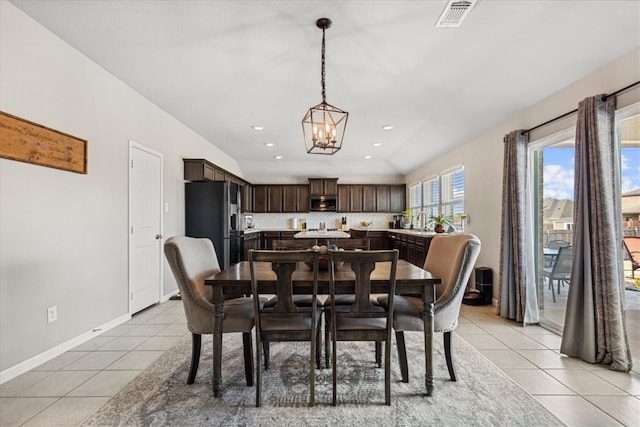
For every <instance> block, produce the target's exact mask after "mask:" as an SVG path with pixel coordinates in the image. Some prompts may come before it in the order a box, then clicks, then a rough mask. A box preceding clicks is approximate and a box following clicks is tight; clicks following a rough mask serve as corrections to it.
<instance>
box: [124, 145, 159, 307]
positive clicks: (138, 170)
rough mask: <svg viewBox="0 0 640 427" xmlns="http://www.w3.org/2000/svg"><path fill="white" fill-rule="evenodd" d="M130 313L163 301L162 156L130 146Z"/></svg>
mask: <svg viewBox="0 0 640 427" xmlns="http://www.w3.org/2000/svg"><path fill="white" fill-rule="evenodd" d="M129 157H130V162H129V312H130V313H131V314H133V313H136V312H138V311H140V310H142V309H144V308H146V307H149V306H150V305H153V304H155V303H157V302H159V301H160V297H161V285H162V263H161V260H162V154H160V153H157V152H155V151H153V150H150V149H148V148H146V147H144V146H142V145H139V144H136V143H135V142H133V141H130V144H129Z"/></svg>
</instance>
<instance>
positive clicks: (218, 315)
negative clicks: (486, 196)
mask: <svg viewBox="0 0 640 427" xmlns="http://www.w3.org/2000/svg"><path fill="white" fill-rule="evenodd" d="M222 304H223V297H222V288H221V287H220V286H214V287H213V378H212V379H211V384H212V386H213V397H220V389H221V387H222V322H223V321H224V313H223V311H222Z"/></svg>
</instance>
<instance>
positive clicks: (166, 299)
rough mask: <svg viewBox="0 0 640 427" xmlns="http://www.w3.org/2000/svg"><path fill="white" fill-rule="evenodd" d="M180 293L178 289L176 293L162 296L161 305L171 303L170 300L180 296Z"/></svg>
mask: <svg viewBox="0 0 640 427" xmlns="http://www.w3.org/2000/svg"><path fill="white" fill-rule="evenodd" d="M179 293H180V290H179V289H176V290H175V291H173V292H169V293H168V294H166V295H163V296H162V299H161V300H160V304H162V303H163V302H167V301H169V299H170V298H171V297H172V296H174V295H178V294H179Z"/></svg>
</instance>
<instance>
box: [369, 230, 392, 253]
mask: <svg viewBox="0 0 640 427" xmlns="http://www.w3.org/2000/svg"><path fill="white" fill-rule="evenodd" d="M367 238H368V239H369V249H371V250H383V249H387V247H388V246H387V232H386V231H369V234H368V235H367Z"/></svg>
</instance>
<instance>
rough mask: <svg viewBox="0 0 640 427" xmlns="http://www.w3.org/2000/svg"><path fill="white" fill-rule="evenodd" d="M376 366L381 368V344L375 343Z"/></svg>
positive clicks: (379, 342)
mask: <svg viewBox="0 0 640 427" xmlns="http://www.w3.org/2000/svg"><path fill="white" fill-rule="evenodd" d="M376 364H377V365H378V368H382V342H381V341H376Z"/></svg>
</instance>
